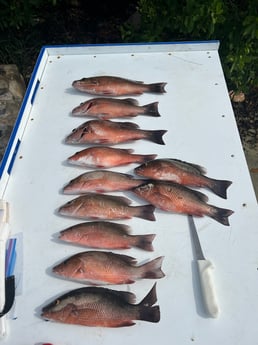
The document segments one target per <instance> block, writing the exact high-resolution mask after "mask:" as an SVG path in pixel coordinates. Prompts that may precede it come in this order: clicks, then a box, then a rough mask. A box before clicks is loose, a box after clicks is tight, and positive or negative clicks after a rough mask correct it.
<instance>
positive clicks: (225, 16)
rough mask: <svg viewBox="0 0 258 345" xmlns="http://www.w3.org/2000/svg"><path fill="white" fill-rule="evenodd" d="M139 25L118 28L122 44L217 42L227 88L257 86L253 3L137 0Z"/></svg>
mask: <svg viewBox="0 0 258 345" xmlns="http://www.w3.org/2000/svg"><path fill="white" fill-rule="evenodd" d="M137 10H138V13H139V14H140V24H139V25H138V26H134V25H132V24H130V23H126V24H125V25H123V26H122V28H121V34H122V39H123V41H125V42H141V41H144V42H155V41H156V42H157V41H186V40H213V39H216V40H220V56H221V60H222V65H223V69H224V72H225V76H226V80H227V83H228V87H229V88H230V89H231V88H233V89H236V90H243V91H248V89H249V88H250V87H253V86H257V84H258V80H257V65H258V64H257V46H258V44H257V43H258V42H257V41H258V6H257V1H256V0H248V1H241V0H235V1H234V0H227V1H224V0H139V1H138V4H137Z"/></svg>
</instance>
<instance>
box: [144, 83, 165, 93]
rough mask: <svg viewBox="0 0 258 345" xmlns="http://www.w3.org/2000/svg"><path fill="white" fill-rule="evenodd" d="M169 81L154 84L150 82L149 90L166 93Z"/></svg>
mask: <svg viewBox="0 0 258 345" xmlns="http://www.w3.org/2000/svg"><path fill="white" fill-rule="evenodd" d="M166 85H167V83H154V84H149V85H148V86H149V92H153V93H165V92H166V90H165V86H166Z"/></svg>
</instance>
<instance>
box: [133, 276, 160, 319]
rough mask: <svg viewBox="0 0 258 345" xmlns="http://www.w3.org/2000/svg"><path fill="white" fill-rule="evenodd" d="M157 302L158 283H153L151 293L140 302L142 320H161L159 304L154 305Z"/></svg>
mask: <svg viewBox="0 0 258 345" xmlns="http://www.w3.org/2000/svg"><path fill="white" fill-rule="evenodd" d="M156 302H157V294H156V283H155V284H154V285H153V287H152V289H151V290H150V291H149V293H148V294H147V295H146V296H145V297H144V299H143V300H142V301H141V302H140V303H139V304H138V307H139V312H140V317H139V319H140V320H144V321H149V322H159V320H160V309H159V306H154V307H153V304H154V303H156Z"/></svg>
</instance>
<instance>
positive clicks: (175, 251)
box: [0, 41, 258, 345]
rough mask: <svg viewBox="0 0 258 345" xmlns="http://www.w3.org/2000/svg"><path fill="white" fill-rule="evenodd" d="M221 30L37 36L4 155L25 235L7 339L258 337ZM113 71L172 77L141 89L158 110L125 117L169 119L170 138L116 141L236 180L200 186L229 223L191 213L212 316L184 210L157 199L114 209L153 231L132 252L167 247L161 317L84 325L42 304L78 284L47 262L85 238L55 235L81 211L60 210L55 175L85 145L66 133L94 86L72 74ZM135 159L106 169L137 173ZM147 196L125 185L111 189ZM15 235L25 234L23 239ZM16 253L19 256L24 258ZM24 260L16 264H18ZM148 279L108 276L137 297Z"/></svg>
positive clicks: (150, 122) (9, 197) (4, 174)
mask: <svg viewBox="0 0 258 345" xmlns="http://www.w3.org/2000/svg"><path fill="white" fill-rule="evenodd" d="M218 48H219V42H217V41H211V42H210V41H208V42H185V43H162V44H160V43H157V44H125V45H72V46H49V47H43V48H42V50H41V52H40V55H39V58H38V61H37V63H36V66H35V69H34V72H33V75H32V78H31V81H30V84H29V86H28V89H27V92H26V95H25V98H24V102H23V104H22V107H21V110H20V113H19V115H18V119H17V122H16V125H15V127H14V130H13V133H12V136H11V139H10V142H9V145H8V147H7V150H6V153H5V155H4V158H3V161H2V165H1V167H0V198H1V199H3V200H5V201H7V202H8V203H9V211H10V213H9V226H10V230H11V233H12V236H16V235H17V236H19V240H20V241H22V245H21V247H22V251H21V252H22V253H17V254H18V255H17V256H18V257H17V261H19V260H20V261H22V288H20V289H19V294H18V295H17V296H16V302H15V310H14V313H12V314H10V315H15V318H14V319H13V318H12V317H11V316H10V315H9V314H8V315H7V317H6V318H7V321H8V334H7V336H6V337H5V338H4V339H2V343H3V344H8V345H13V344H16V345H23V344H40V343H42V342H50V343H53V344H56V345H57V344H58V345H61V344H65V345H72V344H76V345H84V344H85V341H86V342H87V343H88V344H91V345H100V344H121V341H122V342H123V344H124V345H129V344H130V345H131V344H134V343H140V342H145V343H148V344H150V345H151V344H156V343H157V341H158V342H161V343H162V344H163V345H171V344H177V345H184V344H192V343H193V342H194V343H195V344H198V345H207V344H209V345H213V344H214V345H215V344H216V345H217V344H221V345H228V344H241V345H242V344H252V343H253V342H254V339H256V338H257V337H258V328H257V313H258V272H257V267H258V254H257V253H258V231H257V226H258V212H257V211H258V210H257V202H256V198H255V193H254V190H253V187H252V183H251V179H250V175H249V172H248V168H247V164H246V160H245V156H244V152H243V149H242V145H241V141H240V137H239V133H238V129H237V126H236V122H235V118H234V114H233V110H232V107H231V103H230V99H229V97H228V91H227V87H226V83H225V79H224V75H223V70H222V67H221V63H220V59H219V54H218ZM97 75H115V76H119V77H124V78H129V79H133V80H141V81H144V82H145V83H154V82H167V85H166V93H165V94H143V95H141V96H136V97H134V98H137V100H138V101H139V103H140V105H144V104H148V103H151V102H154V101H158V102H159V105H158V106H159V112H160V114H161V117H159V118H152V117H148V116H138V117H136V118H132V120H130V119H129V121H132V122H135V123H137V124H138V125H139V126H140V127H141V128H143V129H166V130H167V133H166V134H165V135H164V141H165V143H166V144H165V145H164V146H162V145H157V144H155V143H151V142H148V141H144V140H139V141H137V142H132V143H126V144H121V145H119V148H131V149H134V151H135V153H142V154H157V155H158V158H177V159H181V160H185V161H188V162H192V163H196V164H199V165H202V166H204V167H205V168H206V169H207V176H209V177H213V178H217V179H226V180H231V181H232V182H233V183H232V185H231V186H230V187H229V189H228V198H227V199H226V200H224V199H222V198H220V197H218V196H216V195H214V194H212V193H211V192H210V191H208V190H202V191H203V192H204V193H205V194H206V195H207V196H208V197H209V203H210V204H212V205H216V206H218V207H222V208H229V209H232V210H234V214H233V215H232V216H230V217H229V222H230V226H228V227H226V226H223V225H221V224H219V223H218V222H216V221H214V220H212V219H211V218H208V217H203V218H195V224H196V226H197V229H198V234H199V237H200V241H201V243H202V247H203V249H204V251H205V253H206V254H207V256H208V257H209V258H210V259H211V261H212V262H213V263H214V265H215V270H214V279H215V281H216V290H217V295H218V300H219V304H220V309H221V313H220V315H219V317H218V318H217V319H210V318H207V317H206V316H205V314H204V312H203V310H202V307H201V303H200V294H199V290H198V285H197V282H196V275H195V271H194V269H193V254H192V248H191V239H190V235H189V226H188V220H187V217H186V216H184V215H178V214H169V213H165V212H162V211H159V210H156V211H155V216H156V221H155V222H151V221H146V220H143V219H138V218H133V219H131V220H127V221H121V223H125V224H128V225H130V227H131V228H132V233H133V234H144V233H155V234H156V238H155V240H154V242H153V245H154V251H153V252H145V251H142V250H140V249H135V248H134V249H128V250H125V251H117V252H120V253H121V252H122V253H124V254H127V255H130V256H134V257H135V258H137V260H138V262H139V263H143V262H145V261H146V260H151V259H153V258H155V257H158V256H164V263H163V267H162V268H163V271H164V272H165V274H166V276H165V277H164V278H162V279H159V280H157V297H158V302H157V304H158V305H159V306H160V310H161V319H160V322H159V323H157V324H155V323H148V322H144V321H136V325H135V326H133V327H123V328H117V329H108V328H98V327H97V328H88V327H83V326H74V325H64V324H61V323H55V322H45V321H44V320H42V319H41V317H40V312H41V308H42V307H43V306H45V305H46V304H47V303H49V302H50V301H52V300H53V299H54V298H56V297H57V296H59V295H61V294H63V293H65V292H67V291H69V290H72V289H75V288H78V287H82V286H83V285H82V284H79V283H76V282H72V281H68V280H62V279H58V278H56V277H54V276H53V275H52V274H51V267H53V266H54V265H55V264H56V263H57V262H60V261H61V260H63V259H64V258H65V257H68V256H70V255H72V254H75V253H77V252H80V251H83V250H84V249H83V248H82V247H76V246H73V245H67V244H65V243H61V242H59V241H58V240H57V234H58V232H59V231H60V230H63V229H64V228H67V227H68V226H70V225H73V224H76V223H79V220H76V219H72V218H71V219H69V218H65V217H61V216H58V215H57V213H56V210H57V209H58V207H59V206H61V205H62V204H64V203H65V202H66V201H68V200H70V199H72V198H73V196H69V195H63V194H62V193H61V189H62V187H63V186H64V185H65V184H66V183H67V182H69V181H70V180H71V179H72V178H74V177H76V176H78V175H79V174H81V173H82V172H83V171H85V169H82V168H79V167H76V166H69V165H67V164H66V159H67V158H68V157H69V156H71V155H72V154H73V153H75V152H76V151H79V150H80V149H82V148H83V147H81V146H73V145H68V144H65V143H64V138H65V136H66V135H67V134H69V133H70V132H71V130H72V129H73V128H76V127H77V126H78V125H80V124H81V123H82V122H84V121H87V120H88V118H85V119H83V118H79V117H78V118H76V117H72V116H71V111H72V109H73V108H74V107H75V106H77V105H79V104H80V103H81V102H84V101H86V100H88V99H90V98H92V96H91V95H87V94H84V93H81V92H79V91H76V90H74V89H73V88H72V86H71V84H72V82H73V81H74V80H77V79H81V78H82V77H90V76H97ZM135 167H136V164H131V165H128V166H124V167H117V168H114V169H112V170H114V171H119V172H126V173H133V169H134V168H135ZM114 194H116V195H125V196H127V197H129V198H131V199H132V204H133V205H139V204H144V203H143V201H141V200H140V199H138V198H136V196H134V195H132V194H131V193H129V192H126V193H118V192H117V193H114ZM21 239H22V240H21ZM19 254H20V258H19ZM20 267H21V265H20ZM153 284H154V280H147V279H146V280H141V281H137V282H136V283H134V284H132V285H125V286H110V288H113V289H117V290H126V291H132V292H134V293H135V294H136V296H137V302H139V301H140V300H142V298H143V297H144V296H145V295H146V294H147V292H148V291H149V290H150V288H151V287H152V286H153Z"/></svg>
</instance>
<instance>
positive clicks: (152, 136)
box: [146, 130, 167, 145]
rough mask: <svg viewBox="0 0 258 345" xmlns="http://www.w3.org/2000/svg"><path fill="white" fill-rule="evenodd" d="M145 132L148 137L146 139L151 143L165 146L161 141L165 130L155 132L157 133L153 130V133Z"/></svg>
mask: <svg viewBox="0 0 258 345" xmlns="http://www.w3.org/2000/svg"><path fill="white" fill-rule="evenodd" d="M147 132H148V135H147V138H146V139H148V140H150V141H153V142H154V143H156V144H159V145H165V143H164V141H163V139H162V136H163V135H164V134H165V133H167V131H166V130H157V131H156V130H153V131H147Z"/></svg>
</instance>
